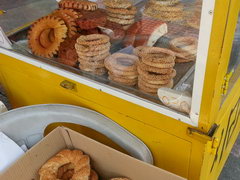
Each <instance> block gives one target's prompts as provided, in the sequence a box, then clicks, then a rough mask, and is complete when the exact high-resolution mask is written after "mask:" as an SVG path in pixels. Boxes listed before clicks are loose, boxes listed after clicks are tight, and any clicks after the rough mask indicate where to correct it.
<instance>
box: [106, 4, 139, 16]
mask: <svg viewBox="0 0 240 180" xmlns="http://www.w3.org/2000/svg"><path fill="white" fill-rule="evenodd" d="M106 11H107V12H109V13H114V14H123V15H135V14H136V13H137V9H136V7H134V6H132V7H130V8H127V9H125V8H124V9H119V8H109V7H106Z"/></svg>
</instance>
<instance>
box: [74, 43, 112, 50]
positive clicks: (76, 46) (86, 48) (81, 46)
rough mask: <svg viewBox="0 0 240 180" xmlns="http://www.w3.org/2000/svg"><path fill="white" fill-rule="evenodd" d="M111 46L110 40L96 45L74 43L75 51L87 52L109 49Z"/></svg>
mask: <svg viewBox="0 0 240 180" xmlns="http://www.w3.org/2000/svg"><path fill="white" fill-rule="evenodd" d="M110 46H111V44H110V42H108V43H106V44H101V45H98V46H84V45H80V44H77V43H76V44H75V48H76V50H77V51H81V52H89V51H102V50H105V49H109V48H110Z"/></svg>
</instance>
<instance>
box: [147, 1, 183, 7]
mask: <svg viewBox="0 0 240 180" xmlns="http://www.w3.org/2000/svg"><path fill="white" fill-rule="evenodd" d="M150 3H152V4H154V5H159V6H173V5H175V4H178V3H179V0H167V1H166V0H150Z"/></svg>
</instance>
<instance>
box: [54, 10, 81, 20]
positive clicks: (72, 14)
mask: <svg viewBox="0 0 240 180" xmlns="http://www.w3.org/2000/svg"><path fill="white" fill-rule="evenodd" d="M58 12H61V13H63V14H66V15H68V16H70V17H71V18H73V19H77V18H79V16H80V14H78V13H77V12H76V11H74V10H73V9H63V8H60V9H57V10H55V11H53V13H58Z"/></svg>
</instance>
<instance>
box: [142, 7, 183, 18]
mask: <svg viewBox="0 0 240 180" xmlns="http://www.w3.org/2000/svg"><path fill="white" fill-rule="evenodd" d="M143 15H145V16H147V17H151V18H156V19H159V20H162V21H179V20H182V19H183V15H181V16H180V15H175V13H174V12H172V13H171V14H164V15H163V14H161V13H159V11H158V10H155V9H152V8H147V9H145V10H144V11H143Z"/></svg>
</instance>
